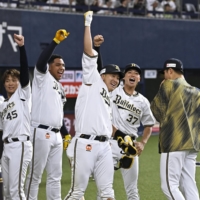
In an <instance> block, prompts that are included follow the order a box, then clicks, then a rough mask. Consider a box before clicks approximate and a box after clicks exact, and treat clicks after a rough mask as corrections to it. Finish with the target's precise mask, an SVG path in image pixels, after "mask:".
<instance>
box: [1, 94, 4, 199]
mask: <svg viewBox="0 0 200 200" xmlns="http://www.w3.org/2000/svg"><path fill="white" fill-rule="evenodd" d="M4 100H5V99H4V97H3V96H2V95H0V105H1V104H2V103H3V102H4ZM2 137H3V132H2V130H0V138H2ZM2 153H3V141H2V139H0V199H3V179H2V173H1V157H2Z"/></svg>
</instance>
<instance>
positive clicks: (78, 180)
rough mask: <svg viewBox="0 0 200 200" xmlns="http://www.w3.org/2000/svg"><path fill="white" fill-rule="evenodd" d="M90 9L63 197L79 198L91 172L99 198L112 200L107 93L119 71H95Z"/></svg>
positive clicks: (112, 67)
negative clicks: (67, 184) (68, 183)
mask: <svg viewBox="0 0 200 200" xmlns="http://www.w3.org/2000/svg"><path fill="white" fill-rule="evenodd" d="M92 15H93V12H92V11H88V12H86V13H85V15H84V16H85V32H84V53H83V57H82V68H83V84H82V86H81V88H80V90H79V94H78V98H77V101H76V106H75V119H76V120H75V131H76V134H75V137H74V138H73V139H72V142H71V143H70V145H69V147H68V149H67V155H68V157H69V159H70V161H71V163H72V165H71V171H72V178H71V189H70V191H69V193H68V194H67V196H66V197H65V200H66V199H69V200H74V199H78V200H79V199H80V198H81V197H82V196H83V195H84V193H85V190H86V188H87V185H88V181H89V177H90V175H91V174H92V173H93V174H94V178H95V181H96V185H97V188H98V190H99V191H100V194H99V195H100V199H102V200H113V199H114V191H113V188H112V186H113V173H114V166H113V162H112V152H111V147H110V144H109V138H110V137H111V135H112V118H111V117H112V116H111V115H112V111H111V101H110V98H109V92H111V91H113V90H114V89H115V88H116V87H117V86H118V84H119V80H120V78H121V77H122V73H121V71H120V69H119V67H118V66H117V65H107V66H106V67H105V68H104V71H103V72H102V75H101V76H100V74H99V73H98V70H97V57H98V54H97V52H96V51H95V50H93V49H92V39H91V33H90V25H91V22H92Z"/></svg>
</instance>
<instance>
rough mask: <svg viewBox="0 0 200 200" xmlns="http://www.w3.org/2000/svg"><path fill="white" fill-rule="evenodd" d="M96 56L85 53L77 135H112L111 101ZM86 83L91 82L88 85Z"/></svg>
mask: <svg viewBox="0 0 200 200" xmlns="http://www.w3.org/2000/svg"><path fill="white" fill-rule="evenodd" d="M94 54H95V57H89V56H87V55H86V54H83V57H82V68H83V83H84V84H83V85H82V86H81V88H80V90H79V94H78V98H77V101H76V106H75V131H76V135H77V136H79V135H80V134H88V135H105V136H108V137H111V133H112V121H111V106H110V104H111V101H110V97H109V92H108V89H107V86H106V84H105V83H104V82H103V80H102V79H101V77H100V75H99V73H98V71H97V64H96V62H97V53H96V51H94ZM85 84H91V85H90V86H87V85H85Z"/></svg>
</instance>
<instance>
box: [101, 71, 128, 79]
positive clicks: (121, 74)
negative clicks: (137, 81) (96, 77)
mask: <svg viewBox="0 0 200 200" xmlns="http://www.w3.org/2000/svg"><path fill="white" fill-rule="evenodd" d="M102 74H119V78H120V79H122V78H124V73H123V72H119V71H117V72H106V73H102Z"/></svg>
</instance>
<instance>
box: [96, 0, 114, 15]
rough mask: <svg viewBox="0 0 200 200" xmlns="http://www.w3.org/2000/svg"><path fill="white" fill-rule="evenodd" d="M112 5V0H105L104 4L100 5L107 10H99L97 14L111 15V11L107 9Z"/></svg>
mask: <svg viewBox="0 0 200 200" xmlns="http://www.w3.org/2000/svg"><path fill="white" fill-rule="evenodd" d="M111 6H112V1H111V0H105V4H103V5H102V6H101V7H102V8H108V10H99V11H98V12H97V14H105V15H112V14H113V12H112V11H111V10H109V8H111Z"/></svg>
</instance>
